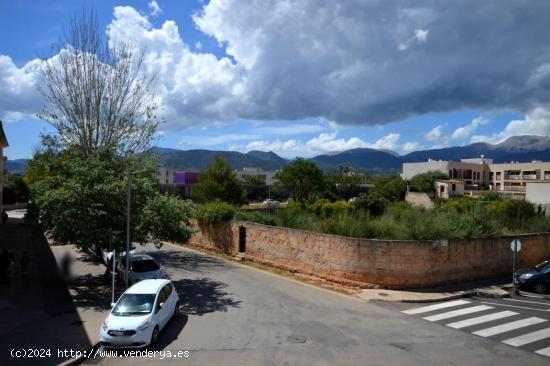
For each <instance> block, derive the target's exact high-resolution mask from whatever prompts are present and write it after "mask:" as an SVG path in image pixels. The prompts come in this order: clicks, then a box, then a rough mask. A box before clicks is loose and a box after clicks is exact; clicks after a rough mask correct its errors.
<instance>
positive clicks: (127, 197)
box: [124, 170, 147, 289]
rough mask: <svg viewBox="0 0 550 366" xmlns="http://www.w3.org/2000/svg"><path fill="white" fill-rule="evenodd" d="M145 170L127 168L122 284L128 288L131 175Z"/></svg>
mask: <svg viewBox="0 0 550 366" xmlns="http://www.w3.org/2000/svg"><path fill="white" fill-rule="evenodd" d="M146 171H147V170H138V171H131V170H128V188H127V191H126V200H127V202H126V268H125V272H126V276H125V278H124V286H125V288H126V289H128V271H129V266H130V211H131V209H130V208H131V202H132V176H133V175H134V174H139V173H143V172H146Z"/></svg>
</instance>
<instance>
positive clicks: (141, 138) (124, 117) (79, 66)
mask: <svg viewBox="0 0 550 366" xmlns="http://www.w3.org/2000/svg"><path fill="white" fill-rule="evenodd" d="M60 45H61V46H58V47H56V48H55V51H56V55H55V56H54V57H50V58H44V60H43V61H42V71H43V76H44V81H45V85H44V87H41V88H40V89H39V90H40V92H41V94H42V95H43V97H44V99H45V101H46V108H45V110H44V112H43V113H41V114H40V115H39V117H40V118H41V119H44V120H46V121H48V122H49V123H50V124H51V125H52V126H53V128H54V129H55V131H56V133H57V137H58V139H59V144H60V146H61V147H62V148H67V147H70V146H78V147H79V149H80V150H81V151H82V152H83V153H84V154H86V155H89V154H92V153H93V152H94V151H95V150H97V149H98V148H101V147H106V148H115V149H119V150H121V151H138V150H141V149H144V148H146V147H147V146H148V145H149V142H150V140H151V138H152V137H153V135H154V133H155V131H156V129H157V126H158V122H157V115H156V111H157V109H158V106H157V105H156V103H155V102H154V96H153V94H152V87H153V80H154V76H150V77H147V76H144V74H143V72H142V61H143V54H138V53H136V52H135V51H134V47H133V45H131V44H129V43H127V42H124V41H117V40H112V39H111V40H110V41H109V44H107V43H106V42H105V41H104V40H103V37H102V36H101V32H100V30H99V26H98V20H97V16H96V14H95V13H94V12H90V13H89V14H85V13H82V14H81V15H79V16H75V17H74V18H73V19H72V21H71V23H70V26H69V29H68V31H67V32H66V33H65V36H64V38H63V39H61V42H60Z"/></svg>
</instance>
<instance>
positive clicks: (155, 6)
mask: <svg viewBox="0 0 550 366" xmlns="http://www.w3.org/2000/svg"><path fill="white" fill-rule="evenodd" d="M147 5H148V6H149V9H150V10H151V15H152V16H154V17H155V16H157V15H159V14H161V13H162V9H161V8H160V6H159V3H158V2H157V1H156V0H151V1H150V2H149V3H148V4H147Z"/></svg>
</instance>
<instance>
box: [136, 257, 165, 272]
mask: <svg viewBox="0 0 550 366" xmlns="http://www.w3.org/2000/svg"><path fill="white" fill-rule="evenodd" d="M159 269H160V268H159V265H158V264H157V262H155V261H154V260H152V259H146V260H138V261H132V271H133V272H152V271H158V270H159Z"/></svg>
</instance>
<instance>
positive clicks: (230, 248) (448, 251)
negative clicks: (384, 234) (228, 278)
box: [190, 221, 550, 288]
mask: <svg viewBox="0 0 550 366" xmlns="http://www.w3.org/2000/svg"><path fill="white" fill-rule="evenodd" d="M195 226H196V228H197V232H196V233H195V234H194V235H193V237H192V238H191V240H190V244H191V245H195V246H199V247H203V248H206V249H213V250H217V251H220V252H223V253H226V254H236V253H237V252H238V250H239V226H244V227H245V228H246V251H245V256H246V258H248V259H251V260H255V261H259V262H264V263H269V264H271V265H274V266H276V267H280V268H284V269H287V270H291V271H296V272H301V273H305V274H314V275H317V276H320V277H325V278H330V279H336V280H343V281H346V280H351V281H359V282H366V283H371V284H377V285H380V286H384V287H389V288H406V287H428V286H435V285H440V284H447V283H452V282H459V281H465V280H475V279H482V278H491V277H498V276H505V275H510V276H511V270H512V251H511V250H510V242H511V240H512V239H513V237H494V238H486V239H471V240H449V241H448V242H447V241H401V240H373V239H354V238H347V237H340V236H335V235H327V234H320V233H315V232H311V231H304V230H294V229H288V228H281V227H274V226H266V225H261V224H256V223H250V222H239V221H233V222H225V223H216V224H203V223H197V222H195ZM514 238H519V239H520V240H521V241H522V243H523V248H522V251H521V252H520V254H519V256H518V264H519V267H526V266H532V265H534V264H537V263H539V262H541V261H543V260H545V259H550V234H548V233H547V234H526V235H518V236H516V237H514Z"/></svg>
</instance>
